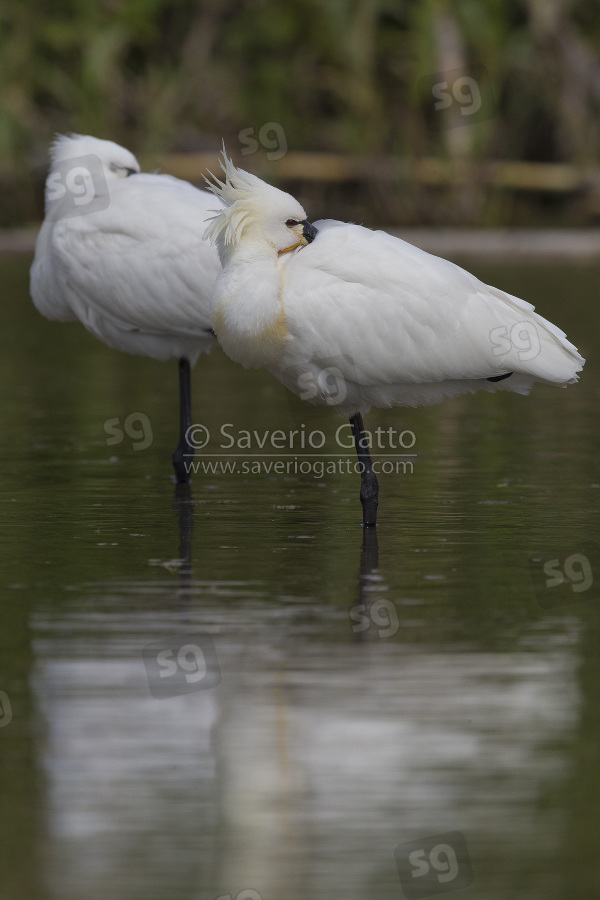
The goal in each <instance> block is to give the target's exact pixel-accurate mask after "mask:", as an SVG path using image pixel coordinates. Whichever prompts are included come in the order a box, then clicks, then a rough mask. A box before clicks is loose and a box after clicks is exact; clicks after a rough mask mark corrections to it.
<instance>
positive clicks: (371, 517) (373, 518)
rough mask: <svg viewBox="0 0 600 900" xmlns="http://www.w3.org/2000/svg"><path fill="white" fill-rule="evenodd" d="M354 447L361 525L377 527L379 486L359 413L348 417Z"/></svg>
mask: <svg viewBox="0 0 600 900" xmlns="http://www.w3.org/2000/svg"><path fill="white" fill-rule="evenodd" d="M350 424H351V425H352V434H353V435H354V446H355V447H356V455H357V456H358V461H359V463H360V502H361V503H362V508H363V525H377V505H378V503H379V484H378V482H377V476H376V475H375V472H374V471H373V463H372V461H371V454H370V453H369V448H368V446H367V436H366V434H365V426H364V424H363V419H362V416H361V414H360V413H356V414H355V415H354V416H351V417H350Z"/></svg>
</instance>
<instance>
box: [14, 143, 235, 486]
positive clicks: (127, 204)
mask: <svg viewBox="0 0 600 900" xmlns="http://www.w3.org/2000/svg"><path fill="white" fill-rule="evenodd" d="M50 159H51V166H50V172H49V174H48V178H47V181H46V217H45V220H44V224H43V225H42V229H41V231H40V234H39V236H38V240H37V244H36V250H35V259H34V261H33V265H32V267H31V296H32V298H33V302H34V303H35V305H36V307H37V308H38V310H39V311H40V312H41V313H42V315H44V316H46V317H47V318H48V319H58V320H60V321H63V322H64V321H69V320H73V319H78V320H79V321H80V322H81V323H82V324H83V325H85V327H86V328H87V329H88V331H91V332H92V334H94V335H95V336H96V337H98V338H100V340H101V341H104V343H105V344H108V346H109V347H112V348H114V349H116V350H123V351H125V352H126V353H134V354H139V355H141V356H150V357H152V358H153V359H158V360H167V359H177V360H178V361H179V402H180V436H179V444H178V446H177V448H176V450H175V452H174V454H173V465H174V467H175V474H176V478H177V481H178V482H187V481H188V473H187V471H186V466H185V462H186V459H185V458H186V456H190V457H191V455H192V453H193V450H192V448H191V446H190V445H189V441H188V439H187V436H186V435H187V431H188V429H189V427H190V425H191V388H190V368H191V367H192V366H193V365H194V364H195V362H196V360H197V359H198V356H199V355H200V354H201V353H204V352H208V351H209V350H210V349H211V348H212V346H213V345H214V344H215V343H216V342H215V338H214V333H213V331H212V325H211V321H210V315H209V296H210V290H211V288H212V285H213V283H214V281H215V278H216V277H217V275H218V273H219V271H220V269H221V265H220V263H219V257H218V254H217V252H216V250H215V249H214V247H212V246H211V244H210V242H209V241H207V240H204V239H203V232H204V230H205V228H206V220H207V217H209V215H210V214H211V213H213V214H214V209H215V198H214V196H213V194H210V193H209V192H208V191H201V190H198V189H197V188H195V187H193V185H191V184H189V183H188V182H187V181H180V180H179V179H178V178H172V177H171V176H169V175H155V174H146V173H141V172H140V166H139V163H138V161H137V160H136V158H135V157H134V156H133V155H132V154H131V153H130V152H129V151H128V150H126V149H125V148H124V147H120V146H119V145H118V144H115V143H113V142H112V141H105V140H100V139H99V138H95V137H90V136H83V135H77V134H73V135H70V136H59V137H57V138H56V140H55V141H54V143H53V145H52V147H51V150H50Z"/></svg>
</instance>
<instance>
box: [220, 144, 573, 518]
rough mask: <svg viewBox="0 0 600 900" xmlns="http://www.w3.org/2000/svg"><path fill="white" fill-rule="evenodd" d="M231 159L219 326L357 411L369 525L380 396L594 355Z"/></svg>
mask: <svg viewBox="0 0 600 900" xmlns="http://www.w3.org/2000/svg"><path fill="white" fill-rule="evenodd" d="M223 157H224V162H223V163H222V164H221V165H222V168H223V171H224V173H225V178H224V180H223V181H219V180H217V179H215V183H214V184H212V185H211V187H212V190H213V191H214V192H215V193H216V194H217V195H218V197H219V198H220V199H221V200H222V201H223V203H224V208H223V209H222V211H220V212H219V213H218V214H217V215H216V216H215V217H214V218H213V221H212V222H211V223H210V225H209V226H208V228H207V231H206V235H207V236H208V237H210V238H211V239H212V240H213V241H214V242H215V243H216V246H217V249H218V251H219V256H220V258H221V262H222V264H223V271H222V272H221V274H220V275H219V276H218V278H217V280H216V282H215V285H214V288H213V291H212V294H211V301H210V303H211V315H212V320H213V328H214V330H215V333H216V335H217V338H218V340H219V343H220V344H221V346H222V347H223V349H224V351H225V353H227V354H228V355H229V356H230V357H231V358H232V359H234V360H236V361H237V362H239V363H241V364H242V365H244V366H247V367H248V366H250V367H265V368H266V369H268V370H269V371H270V372H271V373H272V374H273V375H275V377H276V378H278V379H279V380H280V381H281V382H282V383H283V384H285V385H286V386H287V387H288V388H289V389H290V390H292V391H293V392H294V393H296V394H298V395H302V394H304V395H306V393H307V391H306V386H307V384H310V385H311V386H312V391H311V394H312V396H311V402H314V403H324V404H328V405H332V406H335V407H336V409H337V410H338V411H339V412H340V413H341V414H342V415H344V416H347V417H349V419H350V423H351V425H352V430H353V434H354V443H355V447H356V452H357V454H358V459H359V462H360V464H361V465H360V468H361V490H360V499H361V502H362V507H363V523H364V525H367V526H369V525H374V524H376V515H377V505H378V495H379V486H378V483H377V477H376V474H375V472H374V471H373V465H372V461H371V457H370V454H369V448H368V445H367V439H366V435H365V432H364V426H363V419H362V416H363V414H364V413H366V412H367V411H368V410H369V409H370V408H371V407H372V406H375V407H390V406H423V405H428V404H433V403H438V402H440V401H441V400H444V399H445V398H448V397H456V396H458V395H460V394H467V393H470V392H473V391H476V390H485V391H496V390H504V391H515V392H517V393H520V394H526V393H528V392H529V389H530V388H531V386H532V385H533V384H534V383H535V382H542V383H545V384H553V385H563V386H564V385H567V384H570V383H572V382H574V381H576V380H577V373H578V372H579V371H580V370H581V368H582V366H583V363H584V360H583V358H582V357H581V356H580V354H579V353H578V351H577V349H576V348H575V347H574V346H573V344H571V343H569V341H568V340H567V339H566V337H565V334H564V333H563V332H562V331H561V330H560V329H559V328H557V327H556V325H553V324H552V323H551V322H548V321H547V320H546V319H543V318H542V317H541V316H540V315H537V314H536V313H535V312H534V308H533V306H532V305H531V304H530V303H527V302H525V301H524V300H520V299H519V298H518V297H513V296H511V295H510V294H507V293H505V292H504V291H501V290H498V289H497V288H494V287H491V286H489V285H486V284H484V283H483V282H481V281H479V280H478V279H477V278H475V277H474V276H473V275H470V274H469V273H468V272H466V271H465V270H464V269H461V268H460V267H459V266H456V265H454V264H452V263H450V262H447V261H446V260H444V259H440V258H439V257H436V256H431V255H430V254H428V253H425V252H423V251H422V250H418V249H417V248H416V247H413V246H412V245H411V244H407V243H406V242H405V241H402V240H399V239H398V238H395V237H391V236H390V235H388V234H385V233H384V232H381V231H371V230H369V229H368V228H363V227H361V226H359V225H351V224H347V223H344V222H337V221H333V220H325V221H320V222H316V223H315V224H314V225H313V224H311V223H310V222H308V220H307V216H306V213H305V211H304V209H303V208H302V206H301V205H300V204H299V203H298V201H297V200H295V199H294V198H293V197H292V196H290V194H287V193H284V192H283V191H280V190H278V189H277V188H275V187H272V186H271V185H268V184H266V183H265V182H264V181H261V180H260V179H259V178H257V177H256V176H255V175H251V174H249V173H248V172H244V171H243V170H241V169H237V168H236V167H235V166H234V165H233V164H232V163H231V161H230V160H229V159H228V158H227V157H226V155H225V153H224V154H223ZM332 366H333V367H335V371H336V373H338V375H339V378H341V379H342V380H343V388H344V390H343V392H340V391H339V389H338V388H339V384H336V388H335V396H334V395H333V393H332V391H331V379H328V378H327V377H323V373H324V372H327V371H328V370H329V369H331V367H332ZM340 394H341V395H340Z"/></svg>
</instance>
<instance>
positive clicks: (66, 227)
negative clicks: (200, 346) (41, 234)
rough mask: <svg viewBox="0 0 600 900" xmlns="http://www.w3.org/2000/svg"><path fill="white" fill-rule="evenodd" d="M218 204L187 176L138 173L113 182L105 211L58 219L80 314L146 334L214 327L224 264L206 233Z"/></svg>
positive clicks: (66, 277) (69, 296) (60, 253)
mask: <svg viewBox="0 0 600 900" xmlns="http://www.w3.org/2000/svg"><path fill="white" fill-rule="evenodd" d="M217 205H218V201H216V200H215V198H214V197H213V196H212V195H210V194H208V193H207V192H204V191H199V190H196V189H195V188H193V187H192V186H191V185H189V184H187V183H186V182H181V181H178V180H177V179H172V178H167V177H166V176H152V175H136V176H133V177H132V178H128V179H124V180H123V181H122V182H118V183H116V186H115V187H112V188H111V195H110V203H109V205H108V207H107V208H106V209H104V210H101V211H98V212H94V213H90V214H88V215H81V216H78V217H71V218H68V219H64V220H62V221H58V222H56V223H54V224H53V226H52V228H53V234H52V245H53V250H52V252H53V255H54V259H55V261H56V265H57V269H58V271H59V272H60V280H61V281H62V283H63V289H64V290H65V293H66V300H67V302H68V303H69V305H70V306H71V307H72V308H73V310H74V311H75V312H76V315H77V318H79V319H80V320H81V321H85V319H86V315H87V314H89V313H91V314H92V315H96V316H101V317H104V318H106V319H107V320H109V321H110V322H111V323H112V324H114V325H115V326H116V327H119V328H122V329H125V330H136V331H143V332H145V333H147V334H153V333H157V334H164V333H169V334H173V335H177V334H182V335H185V336H194V335H197V336H202V335H204V334H205V333H206V332H207V331H209V330H210V328H211V324H210V316H209V303H208V300H209V296H210V289H211V287H212V285H213V283H214V281H215V279H216V277H217V275H218V273H219V271H220V268H221V267H220V263H219V258H218V255H217V252H216V250H215V249H214V248H213V247H211V246H210V244H209V243H208V242H207V241H205V240H203V238H202V235H203V232H204V228H205V227H206V219H207V218H208V217H210V216H211V215H212V211H213V210H214V209H215V206H217ZM86 310H89V312H87V313H86Z"/></svg>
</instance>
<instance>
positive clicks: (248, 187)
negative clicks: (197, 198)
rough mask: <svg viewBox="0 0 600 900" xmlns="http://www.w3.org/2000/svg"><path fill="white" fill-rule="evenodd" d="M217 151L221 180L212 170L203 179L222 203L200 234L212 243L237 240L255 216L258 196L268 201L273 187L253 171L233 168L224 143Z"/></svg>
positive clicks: (235, 241)
mask: <svg viewBox="0 0 600 900" xmlns="http://www.w3.org/2000/svg"><path fill="white" fill-rule="evenodd" d="M221 155H222V159H220V160H219V165H220V166H221V169H222V170H223V173H224V175H225V178H224V180H223V181H220V180H219V179H218V178H217V177H216V175H213V173H212V172H209V175H210V176H211V177H210V178H206V177H205V179H204V180H205V181H206V183H207V185H208V188H209V190H211V191H212V192H213V194H216V196H217V197H219V198H220V200H221V201H222V202H223V204H224V207H223V209H220V210H215V213H216V215H214V216H212V218H211V219H209V225H208V226H207V228H206V230H205V232H204V237H205V238H207V239H208V240H210V241H212V242H213V243H220V242H222V243H224V244H237V243H238V242H239V240H240V238H241V236H242V232H243V231H244V228H245V227H246V226H247V225H248V224H249V223H250V222H251V221H252V220H253V219H254V217H255V213H256V209H257V205H260V204H261V200H260V197H261V196H262V197H263V198H265V201H267V202H268V196H269V194H270V193H272V192H273V191H276V190H277V189H276V188H272V187H271V186H270V185H267V184H265V182H264V181H261V179H260V178H257V176H256V175H252V174H251V173H250V172H245V171H244V169H238V168H236V166H234V164H233V163H232V161H231V159H230V158H229V157H228V156H227V152H226V150H225V144H223V149H222V151H221ZM211 179H212V181H211ZM277 193H280V192H279V191H277Z"/></svg>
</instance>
